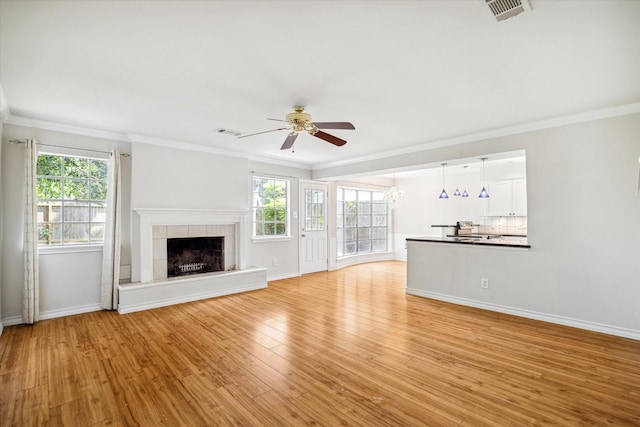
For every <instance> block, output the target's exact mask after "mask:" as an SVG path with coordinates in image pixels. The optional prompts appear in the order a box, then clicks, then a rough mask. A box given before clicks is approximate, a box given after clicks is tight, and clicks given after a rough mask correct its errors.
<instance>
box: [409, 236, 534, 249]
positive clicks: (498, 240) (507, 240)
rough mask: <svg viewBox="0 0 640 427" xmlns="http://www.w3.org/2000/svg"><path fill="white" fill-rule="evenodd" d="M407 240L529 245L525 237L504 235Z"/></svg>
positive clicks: (511, 245) (425, 237)
mask: <svg viewBox="0 0 640 427" xmlns="http://www.w3.org/2000/svg"><path fill="white" fill-rule="evenodd" d="M407 242H431V243H445V244H451V243H453V244H462V245H474V246H499V247H508V248H524V249H529V248H531V245H529V244H528V243H527V238H526V237H525V236H523V237H516V236H508V237H507V236H505V237H495V238H490V239H487V238H478V237H466V236H455V237H454V236H451V237H432V236H424V237H409V238H407Z"/></svg>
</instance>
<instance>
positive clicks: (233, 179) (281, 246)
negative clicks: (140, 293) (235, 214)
mask: <svg viewBox="0 0 640 427" xmlns="http://www.w3.org/2000/svg"><path fill="white" fill-rule="evenodd" d="M132 158H133V167H132V170H133V177H132V189H131V199H132V202H131V205H132V207H133V209H137V208H181V209H230V210H245V211H250V210H251V209H252V206H251V191H252V187H251V182H252V178H253V176H254V173H255V174H257V175H259V174H268V175H277V176H281V177H284V178H288V179H289V180H290V182H291V189H290V204H291V209H292V213H293V212H294V210H295V211H297V210H298V191H299V186H298V179H306V178H308V177H309V175H310V172H309V171H308V170H303V169H297V168H292V167H287V166H281V165H274V164H269V163H262V162H257V161H249V160H248V159H245V158H240V157H231V156H222V155H219V154H211V153H206V152H198V151H187V150H181V149H177V148H170V147H161V146H156V145H149V144H140V143H134V144H133V156H132ZM298 230H299V226H298V220H297V219H296V218H293V215H292V217H291V233H292V234H291V238H289V239H283V240H278V241H253V240H252V239H251V241H250V242H248V245H249V246H248V247H249V259H248V260H247V263H248V265H255V266H258V267H265V268H267V269H268V278H269V279H270V280H273V279H275V278H281V277H291V276H295V275H297V274H298ZM135 252H136V251H135V250H134V263H135V262H137V259H136V257H135ZM273 259H277V260H278V265H277V266H274V265H272V260H273ZM133 271H134V272H135V271H136V269H135V267H134V268H133ZM135 279H136V278H135V277H134V280H135Z"/></svg>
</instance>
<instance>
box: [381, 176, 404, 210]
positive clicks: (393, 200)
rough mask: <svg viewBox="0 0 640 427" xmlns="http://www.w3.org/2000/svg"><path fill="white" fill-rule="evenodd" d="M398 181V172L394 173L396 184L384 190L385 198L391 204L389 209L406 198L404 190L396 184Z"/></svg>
mask: <svg viewBox="0 0 640 427" xmlns="http://www.w3.org/2000/svg"><path fill="white" fill-rule="evenodd" d="M395 182H396V174H395V173H394V174H393V183H394V185H393V186H392V187H391V188H389V189H387V190H386V191H385V192H384V199H385V200H386V201H387V203H388V204H389V209H394V208H395V207H397V206H398V202H399V201H400V200H402V199H403V198H404V190H399V189H398V187H396V186H395Z"/></svg>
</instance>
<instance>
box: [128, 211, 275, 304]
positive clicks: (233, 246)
mask: <svg viewBox="0 0 640 427" xmlns="http://www.w3.org/2000/svg"><path fill="white" fill-rule="evenodd" d="M133 212H134V214H133V216H132V231H133V234H132V242H131V243H132V258H133V260H132V261H133V262H132V269H131V279H132V282H131V283H123V284H120V285H118V295H119V296H118V298H119V301H118V312H119V313H121V314H124V313H131V312H134V311H140V310H147V309H150V308H156V307H163V306H166V305H171V304H180V303H184V302H188V301H197V300H201V299H205V298H213V297H217V296H222V295H229V294H234V293H239V292H247V291H252V290H256V289H264V288H266V287H267V269H266V268H263V267H253V266H249V265H247V259H248V248H247V242H248V241H249V234H248V230H250V227H251V212H250V211H231V210H213V209H134V211H133ZM199 237H221V238H224V243H223V245H222V248H221V252H222V253H223V254H224V255H223V259H221V260H219V261H215V262H211V261H205V260H199V259H191V260H185V261H183V262H182V263H181V264H180V265H181V266H180V267H179V269H180V270H184V272H185V273H186V272H191V271H196V270H202V269H203V268H204V267H203V266H202V265H201V264H211V265H215V264H216V263H219V264H220V265H222V266H223V267H222V269H223V270H224V271H217V272H215V273H210V274H186V275H179V276H178V277H168V274H167V273H168V271H167V270H168V265H167V264H168V257H167V255H168V251H167V249H168V248H167V240H169V239H181V238H199ZM181 272H182V271H181Z"/></svg>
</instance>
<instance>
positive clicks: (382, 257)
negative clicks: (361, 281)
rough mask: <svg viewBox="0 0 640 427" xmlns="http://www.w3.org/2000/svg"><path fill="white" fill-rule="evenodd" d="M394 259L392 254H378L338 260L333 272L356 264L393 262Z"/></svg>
mask: <svg viewBox="0 0 640 427" xmlns="http://www.w3.org/2000/svg"><path fill="white" fill-rule="evenodd" d="M394 259H395V258H394V256H393V252H379V253H370V254H364V255H353V256H348V257H344V258H340V259H338V260H337V261H336V265H335V268H334V270H340V269H341V268H344V267H350V266H352V265H357V264H365V263H367V262H378V261H393V260H394Z"/></svg>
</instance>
